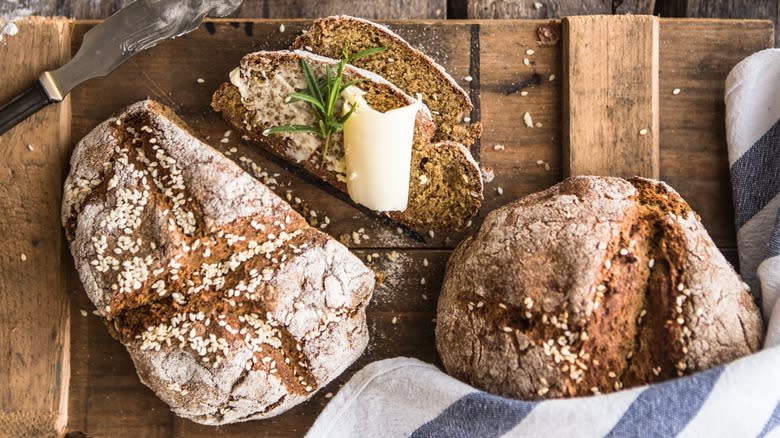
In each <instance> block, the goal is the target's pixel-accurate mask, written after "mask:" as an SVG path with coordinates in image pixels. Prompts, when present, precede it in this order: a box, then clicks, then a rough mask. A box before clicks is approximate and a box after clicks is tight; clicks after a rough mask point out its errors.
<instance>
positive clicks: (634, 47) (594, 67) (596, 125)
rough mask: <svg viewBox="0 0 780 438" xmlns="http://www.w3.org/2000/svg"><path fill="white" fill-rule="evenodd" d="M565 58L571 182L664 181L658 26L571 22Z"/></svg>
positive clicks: (615, 20) (615, 19)
mask: <svg viewBox="0 0 780 438" xmlns="http://www.w3.org/2000/svg"><path fill="white" fill-rule="evenodd" d="M563 58H564V60H565V61H564V64H563V111H564V116H563V121H564V122H563V130H564V136H563V139H564V141H563V167H564V169H563V171H564V174H565V175H605V176H620V177H631V176H635V175H639V176H645V177H649V178H656V179H658V177H659V169H658V166H659V149H658V148H659V143H658V138H659V135H658V134H659V132H658V129H659V125H658V120H659V119H658V117H659V114H658V18H657V17H653V16H649V15H644V16H639V15H638V16H631V15H622V16H609V15H598V16H588V17H568V18H564V19H563Z"/></svg>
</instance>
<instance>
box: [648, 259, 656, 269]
mask: <svg viewBox="0 0 780 438" xmlns="http://www.w3.org/2000/svg"><path fill="white" fill-rule="evenodd" d="M653 266H655V259H650V260H648V261H647V267H648V268H650V269H653Z"/></svg>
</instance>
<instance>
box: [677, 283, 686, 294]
mask: <svg viewBox="0 0 780 438" xmlns="http://www.w3.org/2000/svg"><path fill="white" fill-rule="evenodd" d="M683 289H685V285H684V284H683V283H678V284H677V291H678V292H682V291H683Z"/></svg>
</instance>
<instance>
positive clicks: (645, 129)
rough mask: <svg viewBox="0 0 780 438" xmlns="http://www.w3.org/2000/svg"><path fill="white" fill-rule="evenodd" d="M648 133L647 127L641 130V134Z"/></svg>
mask: <svg viewBox="0 0 780 438" xmlns="http://www.w3.org/2000/svg"><path fill="white" fill-rule="evenodd" d="M647 133H648V130H647V128H642V129H640V130H639V135H647Z"/></svg>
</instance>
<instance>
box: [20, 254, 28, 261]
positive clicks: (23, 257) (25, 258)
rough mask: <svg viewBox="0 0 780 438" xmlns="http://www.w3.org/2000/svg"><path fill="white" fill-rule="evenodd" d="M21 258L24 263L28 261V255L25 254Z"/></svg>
mask: <svg viewBox="0 0 780 438" xmlns="http://www.w3.org/2000/svg"><path fill="white" fill-rule="evenodd" d="M19 258H20V259H22V261H23V262H26V261H27V254H25V253H22V254H21V255H20V256H19Z"/></svg>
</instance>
